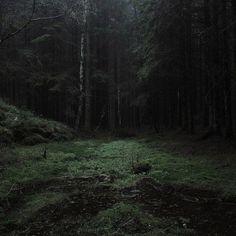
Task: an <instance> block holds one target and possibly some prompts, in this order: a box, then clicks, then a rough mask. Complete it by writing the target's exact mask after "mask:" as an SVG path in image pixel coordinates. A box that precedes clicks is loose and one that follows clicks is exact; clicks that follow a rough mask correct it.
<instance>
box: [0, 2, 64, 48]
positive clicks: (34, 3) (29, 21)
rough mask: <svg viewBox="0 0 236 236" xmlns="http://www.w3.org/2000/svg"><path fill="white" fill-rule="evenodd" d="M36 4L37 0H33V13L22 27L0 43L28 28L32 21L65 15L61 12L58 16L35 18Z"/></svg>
mask: <svg viewBox="0 0 236 236" xmlns="http://www.w3.org/2000/svg"><path fill="white" fill-rule="evenodd" d="M35 6H36V0H33V3H32V13H31V16H30V18H29V19H28V21H27V22H26V23H25V24H24V25H23V26H22V27H21V28H19V29H17V30H16V31H15V32H12V33H10V34H8V35H7V36H6V37H4V38H2V39H0V45H1V44H2V43H4V42H5V41H6V40H8V39H10V38H12V37H14V36H15V35H17V34H19V33H20V32H21V31H22V30H24V29H25V28H27V27H28V26H29V25H30V24H31V23H32V22H36V21H41V20H52V19H57V18H60V17H62V16H63V14H61V15H57V16H49V17H41V18H35V19H33V17H34V14H35Z"/></svg>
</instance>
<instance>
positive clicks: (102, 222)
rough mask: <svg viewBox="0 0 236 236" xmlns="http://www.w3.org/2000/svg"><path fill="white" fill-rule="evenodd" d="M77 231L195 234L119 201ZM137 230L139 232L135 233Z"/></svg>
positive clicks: (122, 234)
mask: <svg viewBox="0 0 236 236" xmlns="http://www.w3.org/2000/svg"><path fill="white" fill-rule="evenodd" d="M79 232H81V233H82V235H83V234H85V235H86V234H88V233H94V232H96V234H97V235H107V236H109V235H116V236H118V235H119V236H126V235H142V236H174V235H186V236H187V235H196V234H195V232H194V231H193V230H190V229H184V228H182V229H181V228H179V227H178V224H177V222H175V221H171V220H167V219H166V220H163V219H159V218H157V217H154V216H152V215H150V214H147V213H145V212H144V211H143V210H142V209H141V208H140V207H139V206H136V205H131V204H124V203H119V204H116V205H114V206H113V207H112V208H110V209H108V210H104V211H101V212H100V213H99V214H98V215H97V216H96V217H94V218H93V219H92V220H91V221H90V222H88V223H87V224H85V225H84V227H83V228H82V229H80V230H79ZM137 232H139V233H137Z"/></svg>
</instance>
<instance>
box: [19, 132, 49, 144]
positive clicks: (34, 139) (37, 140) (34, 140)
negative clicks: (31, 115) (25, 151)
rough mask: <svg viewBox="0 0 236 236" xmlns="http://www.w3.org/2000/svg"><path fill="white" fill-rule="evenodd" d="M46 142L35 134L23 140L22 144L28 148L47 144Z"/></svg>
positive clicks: (46, 140)
mask: <svg viewBox="0 0 236 236" xmlns="http://www.w3.org/2000/svg"><path fill="white" fill-rule="evenodd" d="M48 141H49V140H48V139H46V138H44V137H43V136H41V135H39V134H35V135H32V136H29V137H27V138H25V139H24V140H23V144H24V145H28V146H34V145H36V144H40V143H48Z"/></svg>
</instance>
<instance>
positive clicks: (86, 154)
mask: <svg viewBox="0 0 236 236" xmlns="http://www.w3.org/2000/svg"><path fill="white" fill-rule="evenodd" d="M43 149H44V145H38V146H34V147H18V148H16V150H15V155H17V156H18V159H19V163H17V162H16V165H11V166H9V167H8V168H7V169H6V170H5V171H4V172H3V173H1V185H0V196H4V194H6V193H7V192H8V191H9V189H10V188H11V186H12V185H13V184H18V185H24V184H27V183H30V182H34V181H46V180H48V179H50V178H53V177H56V176H62V175H63V176H81V175H99V174H107V175H112V176H113V177H114V179H115V182H114V185H115V186H118V187H123V186H127V185H129V184H132V182H133V181H135V180H137V179H139V178H141V177H143V176H142V175H139V176H137V175H133V173H132V170H131V161H132V158H133V159H134V160H137V159H138V161H143V162H144V161H145V162H148V163H150V164H151V165H152V171H151V173H150V176H152V177H153V178H155V179H156V180H157V181H159V182H161V183H169V184H175V185H187V186H191V187H195V188H206V189H213V190H217V191H221V192H222V193H225V194H236V172H235V166H234V165H231V166H227V167H221V166H222V165H223V162H222V163H221V162H219V161H214V160H209V159H204V158H202V157H199V158H198V157H196V156H195V157H191V158H188V157H183V156H180V155H179V154H178V155H177V154H173V153H169V152H167V151H166V152H165V151H163V150H160V149H158V148H155V147H153V146H151V145H147V144H146V143H145V142H143V141H142V140H139V139H136V140H109V139H104V140H93V141H81V140H79V141H76V142H68V143H52V144H48V145H47V149H48V156H47V158H46V159H43V158H42V153H43Z"/></svg>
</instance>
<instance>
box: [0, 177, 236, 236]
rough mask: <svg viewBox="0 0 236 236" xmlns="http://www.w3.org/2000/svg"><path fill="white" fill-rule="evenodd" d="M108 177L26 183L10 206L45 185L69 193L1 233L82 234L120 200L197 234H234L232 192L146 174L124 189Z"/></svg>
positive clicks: (235, 210) (235, 205)
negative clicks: (227, 194)
mask: <svg viewBox="0 0 236 236" xmlns="http://www.w3.org/2000/svg"><path fill="white" fill-rule="evenodd" d="M110 181H111V179H110V178H109V176H97V177H89V176H88V177H86V176H84V177H82V178H68V177H64V178H56V179H53V180H51V181H48V182H45V183H38V184H37V185H34V188H32V187H31V188H29V186H28V187H27V188H26V187H25V188H24V189H23V190H22V192H21V194H22V195H19V196H18V198H19V199H18V201H17V203H15V205H14V207H17V206H19V205H20V204H21V196H24V195H26V194H31V193H34V194H35V192H36V193H37V192H38V193H39V192H40V191H45V190H46V191H48V190H50V191H55V192H57V191H59V190H60V191H63V192H66V193H68V195H67V196H68V197H67V198H66V199H64V200H63V201H62V202H60V203H56V204H51V205H47V206H46V207H43V208H42V209H40V210H39V211H37V212H36V213H35V214H34V215H33V216H32V217H31V218H30V219H29V220H28V221H27V222H25V223H24V224H21V225H17V224H11V223H9V224H8V225H5V230H4V232H3V233H2V234H1V235H10V233H11V235H45V236H47V235H62V236H63V235H80V234H79V233H78V232H79V229H80V228H81V227H83V225H84V224H86V222H88V221H89V220H90V219H91V218H93V217H94V216H96V215H97V214H98V213H99V212H100V211H102V210H105V209H109V208H111V207H112V206H113V205H114V204H116V203H119V202H127V203H132V204H138V205H141V208H142V210H143V211H144V212H148V213H150V214H152V215H153V216H156V217H159V218H168V219H170V218H171V219H174V220H175V221H176V222H178V224H179V226H180V227H182V228H189V229H194V230H195V232H197V235H201V236H204V235H220V236H223V235H228V236H234V235H236V198H234V197H232V198H231V199H222V198H220V197H219V196H218V195H217V193H214V192H210V191H204V190H196V189H190V188H175V187H173V186H168V185H161V184H159V183H157V182H156V181H155V180H154V179H152V178H148V177H147V178H143V179H141V180H140V181H138V182H137V183H136V184H135V185H134V186H132V187H127V188H124V189H122V190H117V189H114V188H113V187H111V186H109V185H108V183H109V182H110ZM104 183H105V184H104ZM12 207H13V206H12ZM8 210H9V211H10V210H12V209H8ZM142 232H143V231H142V229H140V233H142ZM88 235H97V234H96V233H90V234H88ZM83 236H85V235H84V234H83Z"/></svg>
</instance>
